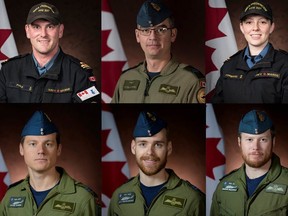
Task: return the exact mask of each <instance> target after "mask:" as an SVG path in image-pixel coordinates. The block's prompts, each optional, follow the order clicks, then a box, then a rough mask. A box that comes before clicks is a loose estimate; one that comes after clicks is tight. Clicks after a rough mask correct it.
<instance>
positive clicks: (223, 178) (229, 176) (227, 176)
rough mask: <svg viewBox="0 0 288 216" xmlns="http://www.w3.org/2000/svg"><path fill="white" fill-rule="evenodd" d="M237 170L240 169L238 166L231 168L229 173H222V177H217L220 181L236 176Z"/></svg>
mask: <svg viewBox="0 0 288 216" xmlns="http://www.w3.org/2000/svg"><path fill="white" fill-rule="evenodd" d="M239 171H240V168H238V169H235V170H232V171H231V172H230V173H228V174H226V175H224V176H223V177H222V178H220V179H219V180H220V182H222V181H226V180H230V179H233V178H234V177H236V175H237V176H238V173H239Z"/></svg>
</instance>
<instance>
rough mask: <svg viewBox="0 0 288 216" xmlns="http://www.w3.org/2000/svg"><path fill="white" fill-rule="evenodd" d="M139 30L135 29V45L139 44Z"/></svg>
mask: <svg viewBox="0 0 288 216" xmlns="http://www.w3.org/2000/svg"><path fill="white" fill-rule="evenodd" d="M139 34H140V33H139V30H138V29H135V37H136V41H137V43H140V38H139Z"/></svg>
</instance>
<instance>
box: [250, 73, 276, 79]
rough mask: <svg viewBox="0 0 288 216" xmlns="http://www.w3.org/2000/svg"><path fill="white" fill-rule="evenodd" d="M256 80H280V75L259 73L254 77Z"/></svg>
mask: <svg viewBox="0 0 288 216" xmlns="http://www.w3.org/2000/svg"><path fill="white" fill-rule="evenodd" d="M255 77H257V78H265V77H267V78H276V79H280V74H279V73H273V72H260V73H257V74H256V75H255Z"/></svg>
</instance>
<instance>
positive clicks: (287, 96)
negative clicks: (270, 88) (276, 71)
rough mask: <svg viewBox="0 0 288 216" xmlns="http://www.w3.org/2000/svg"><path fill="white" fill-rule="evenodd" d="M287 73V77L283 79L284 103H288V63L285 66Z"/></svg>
mask: <svg viewBox="0 0 288 216" xmlns="http://www.w3.org/2000/svg"><path fill="white" fill-rule="evenodd" d="M285 71H286V73H285V75H286V77H285V78H284V81H283V86H282V88H283V95H282V103H288V64H286V67H285Z"/></svg>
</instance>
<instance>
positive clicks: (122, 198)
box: [118, 192, 136, 204]
mask: <svg viewBox="0 0 288 216" xmlns="http://www.w3.org/2000/svg"><path fill="white" fill-rule="evenodd" d="M135 200H136V195H135V193H134V192H127V193H120V194H119V195H118V204H127V203H134V202H135Z"/></svg>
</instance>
